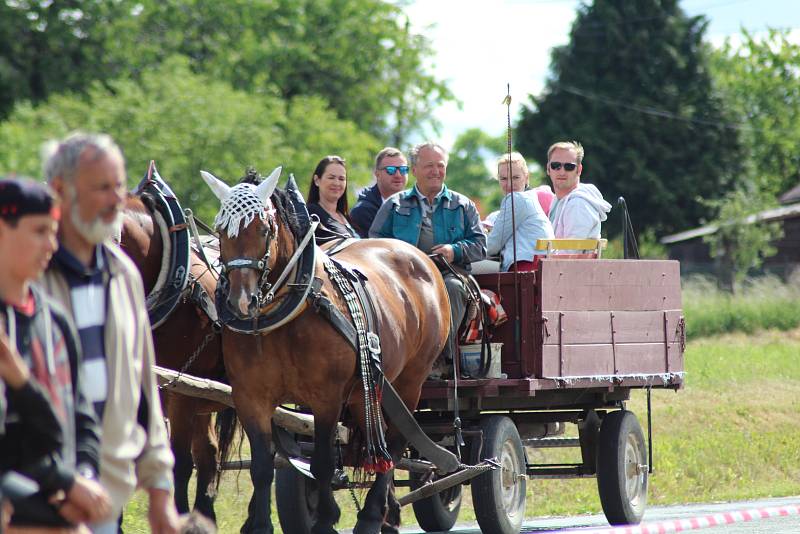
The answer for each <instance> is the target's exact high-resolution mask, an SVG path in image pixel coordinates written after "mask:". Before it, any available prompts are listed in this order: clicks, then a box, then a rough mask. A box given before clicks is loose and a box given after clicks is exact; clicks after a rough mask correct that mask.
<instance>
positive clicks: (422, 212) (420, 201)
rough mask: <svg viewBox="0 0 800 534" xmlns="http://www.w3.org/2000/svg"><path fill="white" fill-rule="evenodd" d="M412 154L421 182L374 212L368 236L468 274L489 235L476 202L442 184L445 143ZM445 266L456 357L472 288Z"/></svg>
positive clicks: (450, 352)
mask: <svg viewBox="0 0 800 534" xmlns="http://www.w3.org/2000/svg"><path fill="white" fill-rule="evenodd" d="M409 155H410V156H411V171H412V172H413V174H414V177H415V178H416V179H417V182H416V184H415V185H414V187H412V188H411V189H407V190H405V191H403V192H401V193H396V194H394V195H392V196H391V197H390V198H388V199H386V202H384V203H383V205H382V206H381V208H380V209H379V210H378V213H377V214H376V215H375V220H374V221H373V222H372V227H371V228H370V229H369V236H370V237H383V238H394V239H400V240H402V241H405V242H406V243H410V244H412V245H414V246H415V247H417V248H419V249H420V250H422V251H423V252H425V253H427V254H431V255H435V256H441V257H442V258H444V259H445V260H447V262H448V263H450V264H451V265H453V266H454V267H455V268H457V269H459V270H461V271H462V272H469V271H470V264H471V263H473V262H476V261H480V260H482V259H484V258H485V257H486V236H485V235H484V233H483V231H482V230H481V220H480V215H479V214H478V209H477V208H476V207H475V203H474V202H472V200H470V199H469V198H467V197H466V196H465V195H462V194H460V193H456V192H455V191H452V190H450V189H448V188H447V186H446V185H445V184H444V182H445V178H446V177H447V159H448V154H447V151H446V150H445V149H444V148H442V146H441V145H439V144H437V143H433V142H430V141H429V142H426V143H421V144H419V145H417V146H415V147H414V148H412V149H411V151H410V153H409ZM441 268H442V275H443V276H444V282H445V286H446V287H447V294H448V296H449V297H450V311H451V317H452V323H451V324H452V327H453V328H451V331H450V335H449V337H448V338H447V348H446V349H445V354H446V355H448V357H452V356H453V355H454V354H455V343H456V340H457V334H458V329H459V327H460V326H461V323H462V321H463V320H464V315H465V313H466V309H467V303H468V299H469V290H468V288H467V287H466V286H465V285H464V282H462V279H461V277H460V276H456V275H455V274H454V273H453V272H452V270H451V269H449V268H446V267H445V266H442V267H441Z"/></svg>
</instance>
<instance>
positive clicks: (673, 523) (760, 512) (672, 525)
mask: <svg viewBox="0 0 800 534" xmlns="http://www.w3.org/2000/svg"><path fill="white" fill-rule="evenodd" d="M792 515H800V503H797V504H788V505H784V506H771V507H767V508H752V509H749V510H736V511H733V512H722V513H718V514H709V515H705V516H701V517H693V518H691V519H672V520H669V521H659V522H657V523H642V524H641V525H635V526H625V527H606V528H600V529H586V528H583V529H576V530H563V531H560V532H561V533H567V532H575V533H578V532H580V533H581V534H669V533H671V532H683V531H686V530H698V529H701V528H708V527H716V526H720V525H731V524H733V523H743V522H745V521H755V520H757V519H767V518H770V517H787V516H792Z"/></svg>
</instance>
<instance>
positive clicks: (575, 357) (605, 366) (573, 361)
mask: <svg viewBox="0 0 800 534" xmlns="http://www.w3.org/2000/svg"><path fill="white" fill-rule="evenodd" d="M562 350H563V356H564V365H563V368H561V367H560V355H559V347H558V345H545V346H544V347H542V377H548V378H549V377H561V376H594V375H613V374H614V354H613V353H612V351H611V344H610V343H609V344H607V345H564V346H563V348H562Z"/></svg>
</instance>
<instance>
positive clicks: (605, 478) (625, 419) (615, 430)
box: [597, 410, 647, 525]
mask: <svg viewBox="0 0 800 534" xmlns="http://www.w3.org/2000/svg"><path fill="white" fill-rule="evenodd" d="M597 489H598V491H599V493H600V502H601V503H602V505H603V512H604V513H605V515H606V519H608V522H609V523H610V524H612V525H635V524H638V523H639V522H641V520H642V516H643V515H644V509H645V505H646V504H647V449H646V447H645V443H644V434H643V433H642V427H641V426H639V421H638V420H637V419H636V416H635V415H634V414H633V412H628V411H625V410H620V411H617V412H611V413H609V414H607V415H606V416H605V417H604V418H603V424H602V425H601V426H600V436H599V438H598V446H597Z"/></svg>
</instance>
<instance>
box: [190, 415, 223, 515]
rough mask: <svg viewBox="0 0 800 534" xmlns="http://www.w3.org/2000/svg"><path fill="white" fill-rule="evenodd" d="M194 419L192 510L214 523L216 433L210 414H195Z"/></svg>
mask: <svg viewBox="0 0 800 534" xmlns="http://www.w3.org/2000/svg"><path fill="white" fill-rule="evenodd" d="M194 419H195V421H194V422H195V424H194V436H193V437H192V456H193V457H194V462H195V465H196V466H197V491H196V492H195V495H194V509H195V510H197V511H198V512H200V513H201V514H203V515H204V516H206V517H208V518H209V519H211V520H213V521H215V522H216V520H217V517H216V515H215V514H214V497H216V484H215V482H216V478H215V477H216V473H217V453H218V448H217V433H216V431H215V430H214V425H213V424H212V422H211V414H197V415H195V417H194Z"/></svg>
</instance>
